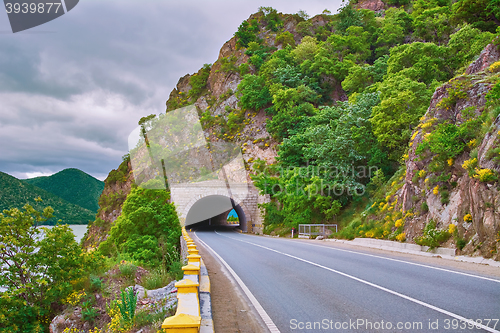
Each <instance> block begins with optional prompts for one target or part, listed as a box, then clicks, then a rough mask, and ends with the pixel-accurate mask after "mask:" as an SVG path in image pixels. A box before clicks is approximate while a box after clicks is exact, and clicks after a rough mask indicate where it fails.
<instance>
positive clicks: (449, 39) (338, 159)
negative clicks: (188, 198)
mask: <svg viewBox="0 0 500 333" xmlns="http://www.w3.org/2000/svg"><path fill="white" fill-rule="evenodd" d="M496 2H497V0H485V1H477V0H470V1H469V0H457V1H424V0H386V1H382V0H356V1H354V0H351V1H346V2H344V5H343V6H342V7H341V8H340V9H339V10H338V13H337V14H332V13H331V12H330V11H328V10H325V11H324V12H323V13H322V14H320V15H316V16H314V17H312V18H309V16H308V15H307V14H306V13H304V12H303V11H300V12H299V13H297V14H283V13H279V12H277V11H276V10H275V9H273V8H271V7H261V8H259V11H258V12H257V13H255V14H252V15H251V16H250V17H249V18H248V19H247V20H245V21H243V22H242V24H241V25H240V26H239V28H238V30H237V31H236V32H235V34H234V36H233V37H232V38H231V39H230V40H229V41H227V42H226V43H225V44H224V45H223V46H222V48H221V49H220V52H219V56H218V58H217V59H216V61H215V62H214V63H213V64H211V65H210V64H205V65H203V67H202V68H201V69H200V70H199V71H198V72H197V73H194V74H186V75H185V76H183V77H181V78H180V79H179V81H178V83H177V85H176V87H175V88H174V89H173V90H172V92H171V93H170V96H169V98H168V100H167V102H166V105H167V110H166V111H167V112H170V111H173V110H176V109H178V108H181V107H184V106H190V105H194V106H195V107H196V109H197V111H198V114H199V116H200V121H201V124H202V127H203V130H204V132H205V137H206V138H207V140H208V141H210V142H219V143H220V142H221V141H222V142H230V143H233V144H236V145H238V146H240V147H241V148H242V154H243V158H244V161H245V167H246V168H247V170H249V172H250V173H251V177H250V178H251V179H250V180H249V183H252V184H253V185H254V186H256V187H257V188H258V189H259V190H260V194H261V195H266V196H267V197H268V198H267V199H266V200H263V203H261V204H260V205H259V206H260V207H261V209H262V212H263V214H262V216H252V222H253V223H254V224H255V225H262V224H263V225H264V226H265V228H264V229H263V230H259V229H258V228H257V227H254V230H253V231H254V232H259V233H262V232H263V233H269V232H271V231H273V230H277V232H278V231H279V232H282V233H286V232H287V230H291V228H292V227H295V228H297V225H298V224H299V223H325V222H326V223H333V222H335V223H337V224H338V226H339V230H340V231H339V232H338V233H337V234H336V235H335V237H342V238H348V239H353V238H355V237H367V238H377V239H387V240H394V241H399V242H408V243H417V244H420V245H426V246H430V247H435V246H446V247H452V248H456V249H457V253H458V254H467V255H474V256H483V257H486V258H493V259H495V260H500V222H499V221H500V211H499V210H498V209H497V207H499V203H500V157H499V153H500V36H499V32H500V29H499V24H498V23H499V22H500V12H498V11H495V9H496V8H497V7H498V6H496V5H495V3H496ZM478 13H479V14H478ZM148 122H149V123H151V124H152V123H153V120H151V118H149V117H145V118H143V119H141V120H140V121H139V123H140V124H141V123H144V124H146V126H149V125H148V124H149V123H148ZM130 166H131V164H130V162H127V161H124V162H123V163H122V164H121V165H120V167H119V169H118V170H114V171H113V172H112V173H110V175H109V176H108V179H107V180H106V188H105V190H104V193H105V195H104V194H103V196H102V197H101V199H100V203H101V206H100V215H99V219H98V220H96V223H94V224H93V225H92V228H94V229H92V228H91V230H90V233H91V234H92V233H93V234H94V235H96V237H95V238H94V239H93V241H92V244H94V245H95V244H98V243H99V241H100V240H102V239H105V237H106V236H105V235H103V233H104V232H106V230H109V229H110V226H111V225H112V224H113V223H114V221H115V220H116V218H117V217H118V216H119V214H120V211H121V207H122V205H123V202H125V201H126V200H127V199H126V196H127V194H128V193H129V192H130V183H131V179H132V178H133V177H140V175H137V174H135V173H133V172H132V170H131V167H130ZM264 171H265V172H264ZM269 184H272V186H269ZM282 189H285V190H282ZM287 189H291V191H287ZM306 189H307V190H306ZM304 193H307V195H305V194H304ZM261 222H262V223H261ZM89 243H90V241H89Z"/></svg>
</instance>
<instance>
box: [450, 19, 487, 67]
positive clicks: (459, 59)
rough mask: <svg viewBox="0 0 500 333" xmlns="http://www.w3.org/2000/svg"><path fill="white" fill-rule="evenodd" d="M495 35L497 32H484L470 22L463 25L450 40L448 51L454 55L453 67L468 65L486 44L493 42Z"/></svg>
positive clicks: (452, 57) (451, 61)
mask: <svg viewBox="0 0 500 333" xmlns="http://www.w3.org/2000/svg"><path fill="white" fill-rule="evenodd" d="M494 37H495V34H493V33H491V32H482V31H481V30H479V29H477V28H474V27H473V26H472V25H470V24H465V25H463V26H462V27H461V28H460V30H458V31H457V32H456V33H454V34H452V35H451V37H450V41H449V42H448V52H449V54H450V55H452V56H451V57H450V63H451V66H453V69H455V70H457V69H459V68H460V67H462V66H467V65H468V64H469V63H470V62H471V61H472V60H473V59H474V57H475V56H477V55H478V54H479V53H480V52H481V51H482V50H483V49H484V47H485V46H486V45H488V44H489V43H491V41H492V40H493V38H494Z"/></svg>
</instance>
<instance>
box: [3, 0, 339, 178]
mask: <svg viewBox="0 0 500 333" xmlns="http://www.w3.org/2000/svg"><path fill="white" fill-rule="evenodd" d="M341 3H342V0H308V1H307V2H306V1H303V0H300V1H299V0H175V1H173V0H100V1H97V0H81V1H80V2H79V4H78V5H77V6H76V7H75V8H74V9H73V10H71V11H70V12H68V13H67V14H65V15H63V16H61V17H59V18H58V19H56V20H54V21H51V22H48V23H46V24H43V25H41V26H38V27H35V28H32V29H29V30H26V31H24V32H19V33H16V34H13V33H12V31H11V29H10V25H9V21H8V17H7V14H6V12H5V11H4V10H0V171H2V172H6V173H8V174H10V175H13V176H15V177H18V178H30V177H34V176H40V175H50V174H53V173H56V172H58V171H60V170H62V169H65V168H78V169H81V170H83V171H85V172H87V173H89V174H91V175H93V176H94V177H96V178H99V179H101V180H104V178H106V176H107V174H108V173H109V171H110V170H111V169H115V168H117V167H118V165H119V164H120V162H121V157H122V156H123V155H124V154H126V153H127V150H128V147H127V137H128V135H129V133H130V132H131V131H132V130H133V129H134V128H135V127H136V126H137V122H138V120H139V119H140V118H141V117H143V116H145V115H149V114H152V113H155V114H158V113H160V112H164V111H165V101H166V100H167V99H168V96H169V94H170V91H171V90H172V89H173V88H174V87H175V85H176V83H177V81H178V79H179V78H180V77H182V76H184V75H185V74H187V73H191V74H192V73H194V72H197V71H198V69H199V68H200V67H201V66H202V65H203V64H204V63H213V62H214V61H215V60H217V56H218V54H219V49H220V47H221V46H222V45H223V44H224V43H225V42H226V41H227V40H229V39H230V38H231V37H232V35H233V34H234V32H235V31H236V30H237V28H238V26H239V25H240V23H241V22H242V21H243V20H245V19H246V18H248V16H249V15H250V14H252V13H254V12H256V11H257V9H258V8H259V6H272V7H274V8H276V9H278V11H281V12H283V13H296V12H297V11H299V10H305V11H306V12H307V13H308V14H309V15H310V16H314V15H316V14H320V13H321V12H322V11H323V10H324V9H329V10H330V11H331V12H332V13H335V12H336V11H337V9H338V8H339V7H340V5H341Z"/></svg>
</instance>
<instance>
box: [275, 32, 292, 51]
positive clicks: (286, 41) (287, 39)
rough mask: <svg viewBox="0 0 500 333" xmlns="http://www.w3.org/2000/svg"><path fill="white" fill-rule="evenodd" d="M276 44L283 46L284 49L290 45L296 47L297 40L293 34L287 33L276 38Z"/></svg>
mask: <svg viewBox="0 0 500 333" xmlns="http://www.w3.org/2000/svg"><path fill="white" fill-rule="evenodd" d="M276 44H281V45H282V46H283V48H285V47H287V46H288V45H290V46H292V47H295V39H294V38H293V35H292V33H291V32H289V31H285V32H282V33H280V34H278V35H277V36H276Z"/></svg>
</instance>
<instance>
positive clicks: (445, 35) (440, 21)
mask: <svg viewBox="0 0 500 333" xmlns="http://www.w3.org/2000/svg"><path fill="white" fill-rule="evenodd" d="M449 17H450V10H449V8H448V7H434V8H430V9H426V10H424V11H423V12H422V13H421V14H420V15H418V16H416V17H415V21H414V22H415V23H414V26H415V36H417V37H420V38H421V39H423V40H424V41H426V42H433V43H437V44H442V43H445V42H447V41H448V39H449V37H450V34H451V32H452V31H453V26H452V25H451V24H450V22H449V21H450V20H449Z"/></svg>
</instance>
